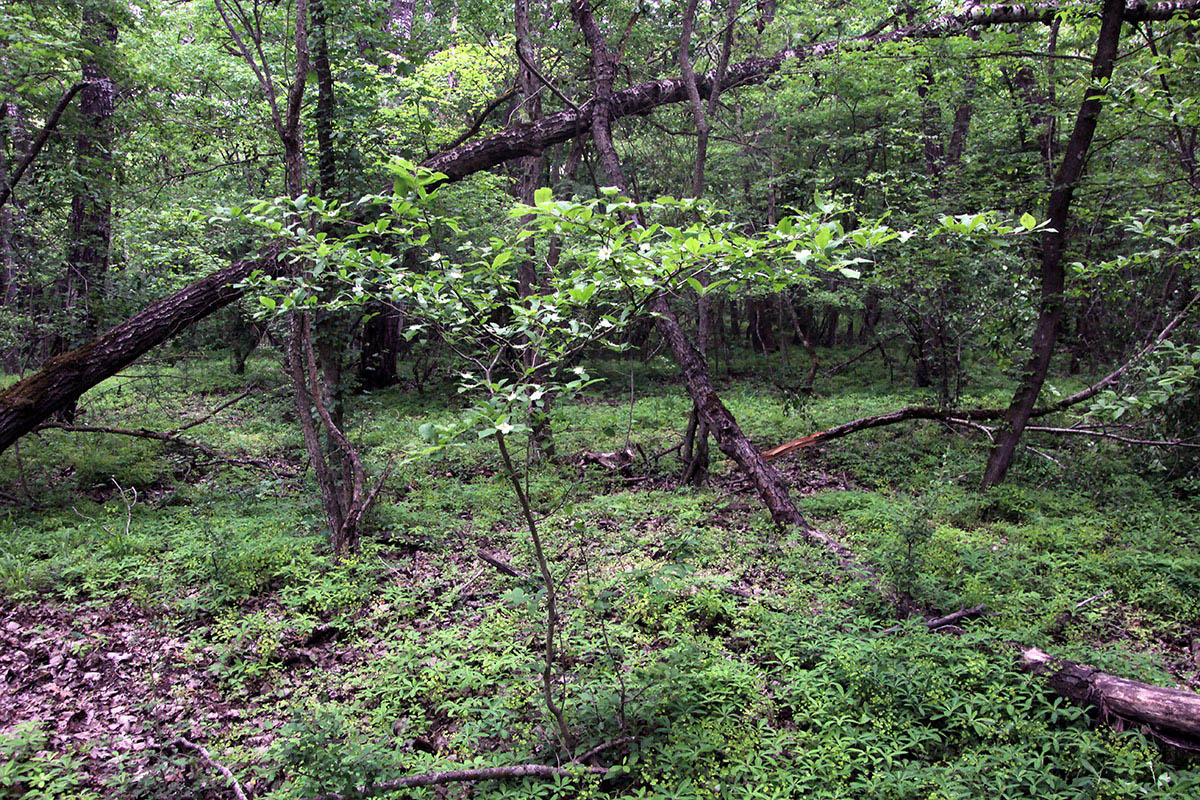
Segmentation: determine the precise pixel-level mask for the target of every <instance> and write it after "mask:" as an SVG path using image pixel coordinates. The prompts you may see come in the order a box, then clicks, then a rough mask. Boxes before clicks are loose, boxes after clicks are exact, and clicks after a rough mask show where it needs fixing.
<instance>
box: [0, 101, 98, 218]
mask: <svg viewBox="0 0 1200 800" xmlns="http://www.w3.org/2000/svg"><path fill="white" fill-rule="evenodd" d="M85 86H87V84H86V83H77V84H75V85H74V86H72V87H71V88H69V89H67V90H66V91H65V92H63V95H62V97H60V98H59V99H58V102H57V103H56V104H55V105H54V110H53V111H51V112H50V116H48V117H46V124H44V125H42V129H41V130H40V131H38V135H37V137H36V138H35V139H34V140H33V143H32V144H31V145H30V146H29V152H27V153H26V154H25V157H24V158H22V159H21V163H20V164H17V167H16V169H14V170H13V173H12V177H11V178H9V180H8V182H7V183H4V184H0V206H3V205H4V204H5V203H7V202H8V198H9V197H11V196H12V192H13V189H15V188H16V187H17V183H18V182H19V181H20V180H21V176H23V175H24V174H25V170H27V169H29V165H30V164H32V163H33V161H34V159H36V158H37V157H38V154H39V153H41V152H42V148H43V147H45V146H46V140H47V139H49V138H50V133H51V131H53V130H54V129H55V128H56V127H58V121H59V120H60V119H61V118H62V115H63V112H64V111H66V110H67V106H69V105H70V104H71V100H72V99H73V98H74V97H75V95H77V94H79V92H80V91H81V90H82V89H83V87H85Z"/></svg>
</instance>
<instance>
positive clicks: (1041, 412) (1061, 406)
mask: <svg viewBox="0 0 1200 800" xmlns="http://www.w3.org/2000/svg"><path fill="white" fill-rule="evenodd" d="M1197 300H1200V294H1198V295H1196V296H1194V297H1193V298H1192V299H1191V300H1190V301H1188V304H1187V305H1186V306H1184V308H1183V310H1182V311H1180V312H1179V313H1178V314H1177V315H1175V318H1174V319H1172V320H1171V321H1170V322H1169V323H1168V324H1167V326H1166V327H1165V328H1163V329H1162V331H1161V332H1160V333H1159V334H1158V336H1156V337H1154V339H1153V340H1152V341H1151V342H1150V343H1149V344H1147V345H1146V346H1145V347H1143V348H1142V349H1141V350H1139V351H1138V352H1136V353H1134V354H1133V355H1132V356H1130V357H1129V358H1128V359H1126V361H1125V362H1124V363H1123V364H1121V366H1119V367H1117V368H1116V369H1115V370H1113V371H1112V372H1110V373H1109V374H1108V375H1105V376H1104V377H1103V378H1101V379H1100V380H1099V381H1097V382H1096V383H1093V384H1092V385H1091V386H1089V387H1087V388H1086V389H1083V390H1082V391H1079V392H1076V393H1075V394H1073V395H1070V396H1069V397H1064V398H1063V399H1062V400H1059V401H1058V402H1056V403H1053V404H1051V405H1048V406H1042V407H1041V408H1035V409H1034V410H1033V412H1032V413H1031V414H1030V417H1044V416H1046V415H1048V414H1054V413H1056V412H1059V411H1064V410H1066V409H1068V408H1070V407H1071V406H1074V405H1078V404H1079V403H1082V402H1083V401H1084V400H1089V399H1091V398H1092V397H1095V396H1096V395H1097V394H1099V393H1100V392H1101V391H1103V390H1104V389H1105V388H1107V387H1108V386H1111V385H1112V384H1113V383H1114V382H1116V380H1117V379H1118V378H1120V377H1121V375H1123V374H1124V373H1125V372H1126V371H1127V370H1128V369H1129V368H1130V367H1131V366H1132V365H1133V364H1135V363H1136V362H1137V361H1139V360H1141V359H1142V358H1145V357H1146V356H1147V355H1149V354H1150V353H1151V352H1153V351H1154V349H1155V348H1157V347H1158V346H1159V345H1161V344H1162V343H1163V342H1165V341H1166V340H1167V338H1168V337H1169V336H1170V335H1171V332H1172V331H1173V330H1175V328H1176V327H1178V325H1179V323H1180V322H1182V321H1183V320H1184V318H1185V317H1186V316H1187V314H1188V312H1189V311H1190V310H1191V308H1192V306H1193V305H1194V304H1195V303H1196V301H1197ZM1006 411H1007V409H1004V408H958V409H946V408H938V407H936V406H905V407H904V408H901V409H899V410H897V411H889V412H887V413H885V414H876V415H875V416H872V417H861V418H859V419H855V420H851V421H850V422H843V423H842V424H841V425H835V426H834V427H832V428H827V429H825V430H823V431H817V432H816V433H810V434H808V435H807V436H801V437H800V438H799V439H793V440H792V441H790V442H784V443H783V444H781V445H776V446H775V447H772V448H770V449H769V450H764V451H762V457H763V458H764V459H765V460H767V461H774V460H776V459H778V458H783V457H784V456H786V455H789V454H791V453H794V452H796V451H797V450H802V449H804V448H806V447H812V446H814V445H818V444H821V443H822V442H827V441H829V440H831V439H840V438H841V437H843V436H848V435H849V434H852V433H857V432H859V431H865V430H869V429H871V428H879V427H883V426H885V425H895V424H897V423H899V422H907V421H909V420H916V419H926V420H937V421H940V422H949V423H954V424H958V425H970V426H971V427H974V428H977V429H980V430H984V429H985V426H983V425H979V424H978V423H979V422H981V421H986V420H993V419H1002V418H1003V417H1004V414H1005V412H1006ZM986 430H987V431H988V432H989V435H990V433H992V432H994V429H992V428H987V429H986ZM1026 430H1030V431H1036V430H1042V431H1052V432H1065V431H1068V430H1070V431H1076V432H1079V431H1082V430H1083V429H1078V428H1062V429H1057V428H1039V427H1037V426H1033V425H1030V426H1028V427H1027V428H1026ZM1081 435H1086V434H1081ZM1091 435H1099V434H1097V433H1095V432H1092V434H1091ZM1104 438H1110V439H1117V440H1118V441H1126V442H1127V443H1128V444H1143V445H1149V446H1158V447H1163V446H1167V443H1164V442H1151V441H1146V440H1135V439H1128V440H1125V439H1122V438H1121V437H1117V436H1115V435H1114V434H1108V435H1106V436H1105V437H1104ZM1176 446H1181V447H1200V445H1194V444H1187V443H1177V445H1176Z"/></svg>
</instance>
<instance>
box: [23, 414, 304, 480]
mask: <svg viewBox="0 0 1200 800" xmlns="http://www.w3.org/2000/svg"><path fill="white" fill-rule="evenodd" d="M185 427H191V426H190V425H188V426H185ZM34 430H36V431H45V430H59V431H67V432H69V433H106V434H112V435H114V436H132V437H135V438H138V439H154V440H156V441H160V442H168V443H170V444H176V445H179V446H180V447H190V448H192V449H194V450H199V451H200V452H201V453H203V454H204V455H206V456H208V457H209V458H213V459H216V460H217V461H223V462H224V463H226V464H233V465H235V466H239V467H256V468H258V469H265V470H269V471H271V472H283V473H285V474H289V475H294V474H295V471H294V470H293V469H292V468H291V467H290V466H287V467H285V466H284V465H282V464H281V463H280V462H277V461H270V460H268V459H265V458H245V457H242V456H231V455H228V454H227V453H222V452H221V451H220V450H217V449H216V448H214V447H212V446H211V445H207V444H205V443H204V442H201V441H199V440H197V439H188V438H186V437H183V436H179V435H177V434H175V433H174V432H170V431H168V432H165V433H164V432H163V431H152V430H147V429H145V428H112V427H108V426H105V425H73V424H70V423H66V422H43V423H42V424H40V425H38V426H37V427H36V428H35V429H34Z"/></svg>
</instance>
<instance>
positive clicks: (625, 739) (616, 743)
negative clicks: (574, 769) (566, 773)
mask: <svg viewBox="0 0 1200 800" xmlns="http://www.w3.org/2000/svg"><path fill="white" fill-rule="evenodd" d="M635 741H637V740H636V739H634V738H633V737H632V736H622V737H621V738H620V739H613V740H612V741H611V742H605V743H604V744H598V745H596V746H595V747H593V748H592V749H591V750H588V751H587V752H586V753H584V754H583V755H581V756H576V757H575V758H573V759H571V763H572V764H581V763H583V762H584V761H587V760H588V759H589V758H594V757H596V756H598V755H600V754H601V753H603V752H604V751H605V750H611V749H613V748H614V747H620V746H621V745H623V744H629V743H631V742H635Z"/></svg>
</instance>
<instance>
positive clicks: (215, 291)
mask: <svg viewBox="0 0 1200 800" xmlns="http://www.w3.org/2000/svg"><path fill="white" fill-rule="evenodd" d="M259 269H261V270H264V271H266V272H269V273H272V274H280V269H279V266H278V265H277V264H276V262H275V258H274V256H273V254H269V253H268V254H266V255H263V256H260V257H257V258H250V259H246V260H244V261H238V262H236V263H234V264H232V265H230V266H228V267H226V268H225V269H223V270H220V271H218V272H214V273H213V274H212V275H210V276H208V277H207V278H203V279H201V280H199V281H196V282H195V283H193V284H191V285H190V286H188V287H187V288H185V289H183V290H182V291H179V292H176V293H175V294H173V295H171V296H170V297H166V298H164V299H162V300H159V301H158V302H156V303H153V304H151V305H150V306H148V307H147V308H146V309H144V310H142V311H140V312H138V313H137V314H135V315H134V316H132V317H130V318H129V319H128V320H126V321H125V322H123V323H121V324H120V325H118V326H117V327H115V328H113V329H112V330H110V331H108V333H105V334H104V335H103V336H100V337H99V338H97V339H93V340H92V341H90V342H88V343H87V344H85V345H83V346H82V347H77V348H75V349H74V350H71V351H70V352H67V353H63V354H62V355H59V356H55V357H54V358H52V359H50V360H49V361H48V362H46V365H45V366H43V367H42V369H41V370H39V371H38V372H36V373H34V374H33V375H30V376H29V377H28V378H25V379H24V380H22V381H19V382H17V383H15V384H13V385H12V386H10V387H9V388H7V389H5V390H3V391H0V452H4V450H5V449H7V448H8V446H9V445H11V444H12V443H13V442H15V441H16V440H17V439H19V438H20V437H21V436H23V435H25V434H26V433H29V432H30V431H32V430H33V429H34V428H36V427H37V426H38V424H39V423H42V422H44V421H46V420H47V419H49V418H50V417H51V416H53V415H54V414H55V413H56V412H58V411H59V410H61V409H64V408H69V407H71V406H72V405H74V403H75V401H76V400H77V399H78V398H79V396H80V395H81V394H83V393H84V392H86V391H87V390H88V389H91V388H92V387H93V386H95V385H96V384H98V383H100V382H101V381H103V380H105V379H106V378H109V377H111V376H112V375H114V374H116V373H117V372H118V371H120V370H122V369H124V368H125V367H127V366H129V365H130V364H132V363H133V362H134V361H135V360H137V359H138V358H139V357H140V356H142V355H143V354H144V353H146V352H148V351H149V350H150V349H152V348H153V347H155V346H157V345H158V344H159V343H160V342H163V341H165V340H166V339H168V338H170V337H171V336H174V335H175V334H176V333H179V332H180V331H183V330H186V329H187V328H189V327H191V326H192V325H193V324H195V323H196V322H198V321H199V320H201V319H203V318H204V317H206V316H208V315H209V314H211V313H213V312H214V311H217V310H219V309H222V308H224V307H225V306H227V305H229V304H230V303H232V302H233V301H234V300H236V299H238V298H239V297H241V296H242V295H243V294H244V293H245V289H244V288H242V287H240V286H238V284H241V283H243V282H244V281H245V280H246V279H247V278H249V277H250V274H251V273H252V272H254V271H255V270H259Z"/></svg>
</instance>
